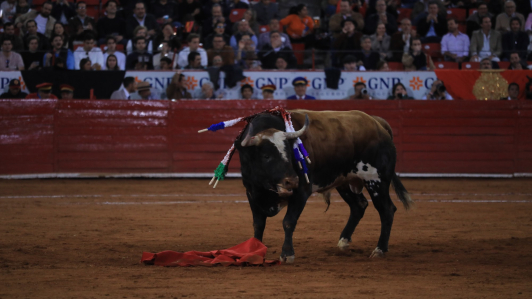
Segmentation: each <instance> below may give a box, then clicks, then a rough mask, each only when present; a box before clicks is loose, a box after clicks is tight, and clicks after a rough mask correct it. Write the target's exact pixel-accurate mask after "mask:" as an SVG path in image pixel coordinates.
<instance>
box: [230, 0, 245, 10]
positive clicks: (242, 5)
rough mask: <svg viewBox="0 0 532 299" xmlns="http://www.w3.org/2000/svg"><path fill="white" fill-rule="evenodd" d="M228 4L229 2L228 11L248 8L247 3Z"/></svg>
mask: <svg viewBox="0 0 532 299" xmlns="http://www.w3.org/2000/svg"><path fill="white" fill-rule="evenodd" d="M228 2H230V4H229V9H248V8H249V4H248V2H249V1H240V0H232V1H228Z"/></svg>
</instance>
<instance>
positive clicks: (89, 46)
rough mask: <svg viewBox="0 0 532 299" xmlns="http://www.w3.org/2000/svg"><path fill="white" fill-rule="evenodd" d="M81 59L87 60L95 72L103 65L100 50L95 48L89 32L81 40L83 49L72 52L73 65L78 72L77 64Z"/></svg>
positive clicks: (79, 48)
mask: <svg viewBox="0 0 532 299" xmlns="http://www.w3.org/2000/svg"><path fill="white" fill-rule="evenodd" d="M83 58H88V59H89V60H90V61H91V62H92V67H93V68H94V69H95V70H100V69H101V68H102V65H105V60H104V58H103V53H102V49H100V47H96V46H95V41H94V35H92V34H91V33H89V32H87V34H85V37H84V38H83V47H78V48H77V49H76V51H74V64H75V65H76V69H78V70H79V68H78V66H79V65H80V64H79V62H80V61H81V59H83Z"/></svg>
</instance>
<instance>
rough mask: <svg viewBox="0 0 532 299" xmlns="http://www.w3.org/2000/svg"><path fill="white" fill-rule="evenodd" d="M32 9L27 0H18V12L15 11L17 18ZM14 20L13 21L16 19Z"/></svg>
mask: <svg viewBox="0 0 532 299" xmlns="http://www.w3.org/2000/svg"><path fill="white" fill-rule="evenodd" d="M29 11H30V6H29V4H28V1H27V0H18V1H17V12H16V13H15V20H16V18H18V17H20V16H21V15H23V14H26V13H28V12H29ZM15 20H13V21H15Z"/></svg>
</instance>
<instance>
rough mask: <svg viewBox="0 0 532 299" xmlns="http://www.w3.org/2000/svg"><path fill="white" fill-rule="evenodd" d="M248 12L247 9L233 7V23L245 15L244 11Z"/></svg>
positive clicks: (231, 17) (230, 15)
mask: <svg viewBox="0 0 532 299" xmlns="http://www.w3.org/2000/svg"><path fill="white" fill-rule="evenodd" d="M245 12H246V9H243V8H239V9H232V10H231V12H230V13H229V20H230V21H231V23H236V22H238V21H240V20H242V18H243V17H244V13H245Z"/></svg>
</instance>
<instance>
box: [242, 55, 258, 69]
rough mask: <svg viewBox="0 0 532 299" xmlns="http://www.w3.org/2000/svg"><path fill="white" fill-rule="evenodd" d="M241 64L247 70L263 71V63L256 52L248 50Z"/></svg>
mask: <svg viewBox="0 0 532 299" xmlns="http://www.w3.org/2000/svg"><path fill="white" fill-rule="evenodd" d="M239 65H240V66H241V67H242V69H245V70H249V71H262V63H261V62H260V60H258V58H257V54H255V52H248V53H247V54H246V59H245V60H241V61H240V63H239Z"/></svg>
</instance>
